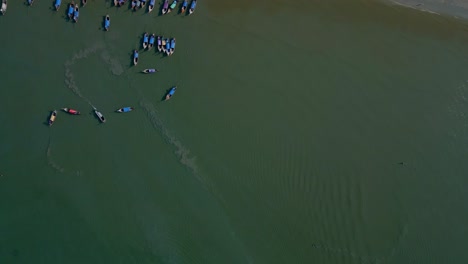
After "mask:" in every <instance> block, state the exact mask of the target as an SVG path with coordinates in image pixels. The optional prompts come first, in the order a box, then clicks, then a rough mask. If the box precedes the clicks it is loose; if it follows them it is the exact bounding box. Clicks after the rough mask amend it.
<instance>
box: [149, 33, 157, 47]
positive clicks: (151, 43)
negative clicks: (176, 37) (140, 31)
mask: <svg viewBox="0 0 468 264" xmlns="http://www.w3.org/2000/svg"><path fill="white" fill-rule="evenodd" d="M155 38H156V36H155V35H154V34H151V36H150V39H149V44H148V50H150V49H151V48H153V46H154V39H155Z"/></svg>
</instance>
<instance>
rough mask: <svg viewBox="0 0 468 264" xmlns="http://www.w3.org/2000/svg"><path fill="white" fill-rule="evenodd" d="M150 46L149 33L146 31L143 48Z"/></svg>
mask: <svg viewBox="0 0 468 264" xmlns="http://www.w3.org/2000/svg"><path fill="white" fill-rule="evenodd" d="M147 47H148V33H146V32H145V34H144V35H143V49H146V48H147Z"/></svg>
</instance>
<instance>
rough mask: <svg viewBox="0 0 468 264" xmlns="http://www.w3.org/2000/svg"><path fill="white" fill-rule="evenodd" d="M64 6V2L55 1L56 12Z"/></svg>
mask: <svg viewBox="0 0 468 264" xmlns="http://www.w3.org/2000/svg"><path fill="white" fill-rule="evenodd" d="M61 4H62V0H55V4H54V6H55V10H56V11H58V10H59V8H60V5H61Z"/></svg>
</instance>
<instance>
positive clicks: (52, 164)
mask: <svg viewBox="0 0 468 264" xmlns="http://www.w3.org/2000/svg"><path fill="white" fill-rule="evenodd" d="M46 156H47V164H48V165H49V166H51V167H52V168H54V169H55V170H56V171H58V172H60V173H63V172H64V171H65V170H64V169H63V168H62V167H60V166H59V165H58V164H57V163H55V162H54V160H53V159H52V154H51V139H50V137H49V144H48V145H47V152H46Z"/></svg>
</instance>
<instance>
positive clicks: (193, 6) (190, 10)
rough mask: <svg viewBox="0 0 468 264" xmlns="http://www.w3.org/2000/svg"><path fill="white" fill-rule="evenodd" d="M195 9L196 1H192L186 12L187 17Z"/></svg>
mask: <svg viewBox="0 0 468 264" xmlns="http://www.w3.org/2000/svg"><path fill="white" fill-rule="evenodd" d="M195 7H197V0H192V3H191V4H190V9H189V11H188V13H189V15H191V14H192V13H193V12H195Z"/></svg>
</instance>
